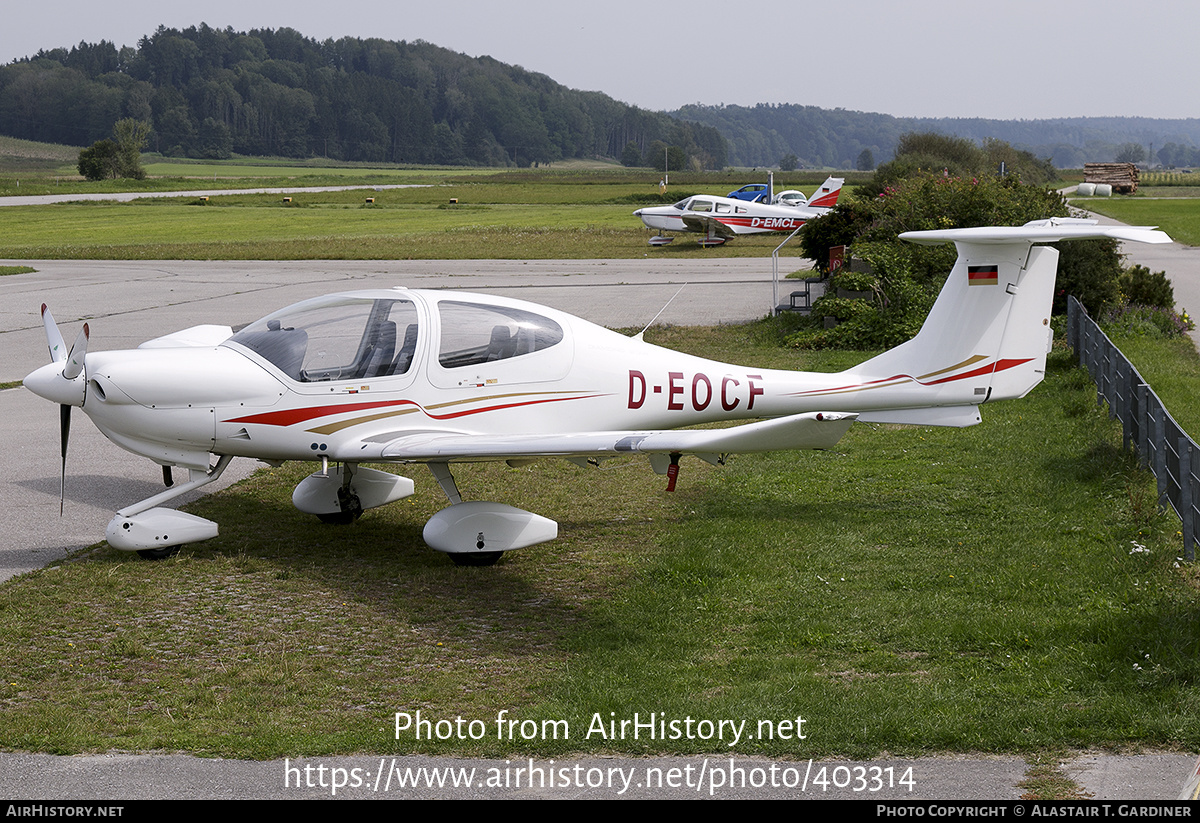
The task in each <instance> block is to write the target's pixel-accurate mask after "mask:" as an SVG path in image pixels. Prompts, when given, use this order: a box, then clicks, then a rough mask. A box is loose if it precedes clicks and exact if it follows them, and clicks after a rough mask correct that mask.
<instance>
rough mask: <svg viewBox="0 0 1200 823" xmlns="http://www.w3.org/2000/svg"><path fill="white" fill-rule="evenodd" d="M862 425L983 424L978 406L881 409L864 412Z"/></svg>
mask: <svg viewBox="0 0 1200 823" xmlns="http://www.w3.org/2000/svg"><path fill="white" fill-rule="evenodd" d="M858 419H859V421H860V422H862V423H895V424H898V425H902V426H950V427H952V428H958V429H961V428H964V427H966V426H974V425H976V424H978V423H980V422H982V418H981V417H980V416H979V407H978V406H935V407H933V408H928V409H881V410H879V411H870V412H862V413H860V414H859V415H858Z"/></svg>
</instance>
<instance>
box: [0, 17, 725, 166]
mask: <svg viewBox="0 0 1200 823" xmlns="http://www.w3.org/2000/svg"><path fill="white" fill-rule="evenodd" d="M128 117H132V118H135V119H137V120H143V121H146V122H148V123H150V124H151V126H152V131H151V133H150V144H149V148H150V149H151V150H156V151H161V152H164V153H169V154H181V155H189V156H193V157H228V156H229V154H230V153H231V152H238V153H242V154H252V155H282V156H287V157H311V156H326V157H330V158H335V159H342V160H361V161H388V162H396V163H437V164H452V165H460V164H485V165H510V164H515V165H519V166H526V165H529V164H530V163H534V162H541V163H547V162H553V161H556V160H561V159H564V158H571V157H596V156H599V157H622V155H624V157H625V158H626V159H627V160H632V159H634V158H633V157H632V154H634V153H640V154H641V155H642V157H644V158H646V159H647V160H648V161H652V160H654V159H655V158H660V157H662V156H663V154H664V148H665V147H666V146H667V145H670V146H674V147H676V149H675V150H674V151H673V156H676V157H677V156H679V153H680V152H681V151H682V152H683V153H684V154H685V155H686V159H687V162H688V163H689V164H693V165H698V166H703V167H706V168H720V167H722V166H724V165H725V164H726V163H727V160H728V158H727V154H726V144H725V140H724V138H722V137H721V135H720V134H719V133H718V132H717V130H716V129H715V128H712V127H708V126H702V125H698V124H694V123H690V122H683V121H680V120H677V119H675V118H673V117H670V116H668V115H666V114H662V113H657V112H649V111H645V110H642V109H638V108H635V107H633V106H628V105H625V104H624V103H620V102H618V101H616V100H613V99H612V98H610V97H608V96H607V95H604V94H600V93H597V92H581V91H574V90H571V89H568V88H566V87H564V86H562V85H560V84H558V83H556V82H554V81H553V80H551V79H550V78H549V77H547V76H545V75H543V74H536V73H533V72H528V71H525V70H524V69H522V68H520V67H519V66H509V65H505V64H503V63H500V62H498V61H496V60H493V59H491V58H490V57H481V58H477V59H476V58H471V57H467V56H466V55H463V54H458V53H455V52H452V51H449V50H447V49H443V48H439V47H437V46H434V45H432V44H429V43H425V42H423V41H419V40H418V41H415V42H411V43H408V42H403V41H401V42H391V41H384V40H377V39H368V40H362V39H355V38H343V39H340V40H325V41H323V42H318V41H316V40H313V39H311V38H307V37H304V36H303V35H302V34H300V33H299V32H296V31H294V30H292V29H287V28H281V29H274V30H272V29H259V30H251V31H248V32H235V31H233V30H232V29H224V30H220V29H213V28H209V27H208V26H207V25H201V26H199V27H192V28H188V29H185V30H182V31H179V30H175V29H167V28H162V27H160V28H159V29H158V30H157V31H156V32H155V33H154V34H152V35H150V36H147V37H143V38H142V39H141V41H140V42H139V43H138V45H137V48H133V47H130V46H125V47H122V48H117V47H116V46H115V45H114V44H112V43H108V42H105V41H101V42H99V43H95V44H88V43H80V44H79V45H78V46H75V47H73V48H70V49H66V48H56V49H53V50H50V51H41V52H39V53H38V54H37V55H35V56H34V57H32V58H29V59H25V60H19V61H14V62H13V63H10V64H8V65H6V66H3V67H0V133H3V134H7V135H10V136H13V137H21V138H25V139H29V140H40V141H46V142H52V143H65V144H67V145H76V146H86V145H89V144H91V143H94V142H95V141H97V140H102V139H104V138H107V137H109V136H111V133H112V128H113V124H114V123H115V122H116V121H117V120H120V119H123V118H128ZM637 159H639V160H640V159H642V158H641V157H639V158H637ZM660 162H661V161H660Z"/></svg>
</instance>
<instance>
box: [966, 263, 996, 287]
mask: <svg viewBox="0 0 1200 823" xmlns="http://www.w3.org/2000/svg"><path fill="white" fill-rule="evenodd" d="M998 283H999V276H998V272H997V270H996V267H995V266H967V285H968V286H995V285H997V284H998Z"/></svg>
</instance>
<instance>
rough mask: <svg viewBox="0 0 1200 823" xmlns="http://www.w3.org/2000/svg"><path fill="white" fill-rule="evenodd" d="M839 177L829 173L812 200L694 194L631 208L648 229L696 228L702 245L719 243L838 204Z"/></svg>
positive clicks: (657, 242) (788, 224)
mask: <svg viewBox="0 0 1200 823" xmlns="http://www.w3.org/2000/svg"><path fill="white" fill-rule="evenodd" d="M844 182H845V181H844V179H843V178H841V177H830V178H829V179H828V180H826V181H825V182H824V183H822V184H821V186H820V187H819V188H818V189H817V190H816V191H815V192H813V196H812V199H811V200H808V201H806V202H803V203H801V202H800V201H799V200H795V199H790V200H789V201H787V202H786V203H784V202H781V203H778V204H771V203H759V202H752V203H751V202H746V201H745V200H737V199H734V198H732V197H717V196H715V195H709V194H697V195H695V196H693V197H685V198H684V199H683V200H680V201H679V202H678V203H675V204H674V205H671V206H645V207H643V208H640V209H638V210H637V211H635V212H634V216H636V217H640V218H641V219H642V222H643V223H644V224H645V225H646V228H648V229H656V230H658V231H660V232H663V231H684V232H696V233H699V234H702V235H704V236H703V237H702V238H700V245H702V246H719V245H721V244H722V243H724V242H725V241H726V240H732V239H733V238H734V237H737V236H738V235H739V234H764V233H769V232H793V231H795V230H796V229H798V228H800V227H801V226H803V225H804V224H805V223H806V222H808V221H809V220H813V219H815V218H817V217H820V216H821V215H822V214H825V213H826V212H828V211H829V210H830V209H832V208H833V207H834V206H836V205H837V201H838V196H839V195H840V194H841V192H842V183H844ZM789 203H790V204H789ZM674 239H675V238H674V237H670V236H666V235H662V234H657V235H655V236H654V237H651V238H650V245H652V246H663V245H666V244H667V243H670V242H671V241H672V240H674Z"/></svg>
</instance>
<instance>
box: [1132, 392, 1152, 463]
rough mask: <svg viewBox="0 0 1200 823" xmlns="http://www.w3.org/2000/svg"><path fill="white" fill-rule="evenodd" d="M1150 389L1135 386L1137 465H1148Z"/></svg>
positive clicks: (1135, 446)
mask: <svg viewBox="0 0 1200 823" xmlns="http://www.w3.org/2000/svg"><path fill="white" fill-rule="evenodd" d="M1149 405H1150V387H1149V386H1147V385H1146V384H1145V383H1138V386H1137V424H1138V432H1137V443H1136V444H1134V448H1135V449H1136V450H1137V454H1138V465H1140V466H1143V467H1145V466H1149V465H1150V409H1149V408H1148V407H1149Z"/></svg>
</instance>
